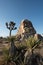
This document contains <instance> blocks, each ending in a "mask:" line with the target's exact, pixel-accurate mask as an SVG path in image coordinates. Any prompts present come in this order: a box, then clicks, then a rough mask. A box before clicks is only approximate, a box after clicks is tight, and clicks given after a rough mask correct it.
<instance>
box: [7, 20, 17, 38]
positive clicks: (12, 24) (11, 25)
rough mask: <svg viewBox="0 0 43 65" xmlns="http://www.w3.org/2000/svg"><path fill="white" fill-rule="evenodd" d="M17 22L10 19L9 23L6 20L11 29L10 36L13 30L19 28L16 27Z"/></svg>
mask: <svg viewBox="0 0 43 65" xmlns="http://www.w3.org/2000/svg"><path fill="white" fill-rule="evenodd" d="M15 24H16V23H14V22H13V21H10V23H9V24H8V23H7V22H6V27H7V28H8V29H9V30H10V37H11V32H12V30H15V29H17V27H14V26H15Z"/></svg>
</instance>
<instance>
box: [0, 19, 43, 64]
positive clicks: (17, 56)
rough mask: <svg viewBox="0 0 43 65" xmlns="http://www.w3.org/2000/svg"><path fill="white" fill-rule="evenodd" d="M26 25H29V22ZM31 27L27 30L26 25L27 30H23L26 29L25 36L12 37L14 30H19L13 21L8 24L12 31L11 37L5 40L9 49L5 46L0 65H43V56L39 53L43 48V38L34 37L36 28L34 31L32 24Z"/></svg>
mask: <svg viewBox="0 0 43 65" xmlns="http://www.w3.org/2000/svg"><path fill="white" fill-rule="evenodd" d="M26 21H27V20H26ZM25 24H27V22H26V23H25ZM30 26H31V27H29V28H27V25H26V26H25V28H23V29H25V32H24V34H23V33H22V34H21V33H20V34H21V35H16V36H12V35H11V32H12V30H16V29H17V28H16V27H15V23H14V22H12V21H11V22H10V23H9V24H8V23H6V27H7V29H9V30H10V34H9V37H7V38H4V40H5V41H7V44H8V47H6V46H3V49H2V52H3V53H2V55H3V56H2V61H0V65H43V56H41V54H40V52H39V51H38V50H40V48H42V47H43V37H41V38H37V37H34V34H35V33H36V31H35V33H34V34H33V32H34V28H33V29H32V27H33V26H32V23H31V24H30ZM21 27H22V26H21ZM21 27H20V28H21ZM31 29H32V30H33V32H32V31H31ZM19 36H20V37H19ZM3 44H4V43H3ZM5 44H6V43H5ZM42 49H43V48H42ZM37 51H38V53H37Z"/></svg>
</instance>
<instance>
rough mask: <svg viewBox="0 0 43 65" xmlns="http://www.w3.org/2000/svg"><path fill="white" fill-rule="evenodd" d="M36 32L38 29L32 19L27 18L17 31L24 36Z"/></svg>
mask: <svg viewBox="0 0 43 65" xmlns="http://www.w3.org/2000/svg"><path fill="white" fill-rule="evenodd" d="M35 33H36V30H35V29H34V27H33V25H32V22H31V21H29V20H27V19H25V20H22V21H21V24H20V27H19V29H18V32H17V34H18V35H21V36H22V37H23V36H25V37H28V36H30V35H34V34H35Z"/></svg>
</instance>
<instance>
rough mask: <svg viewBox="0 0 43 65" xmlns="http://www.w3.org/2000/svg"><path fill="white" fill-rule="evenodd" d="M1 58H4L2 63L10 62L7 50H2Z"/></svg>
mask: <svg viewBox="0 0 43 65" xmlns="http://www.w3.org/2000/svg"><path fill="white" fill-rule="evenodd" d="M3 56H4V61H9V60H10V56H9V50H8V49H7V48H3Z"/></svg>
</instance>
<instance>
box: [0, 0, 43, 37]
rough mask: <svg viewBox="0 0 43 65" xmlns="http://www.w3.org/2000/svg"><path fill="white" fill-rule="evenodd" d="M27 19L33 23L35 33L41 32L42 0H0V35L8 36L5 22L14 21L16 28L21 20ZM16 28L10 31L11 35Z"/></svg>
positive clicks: (42, 31)
mask: <svg viewBox="0 0 43 65" xmlns="http://www.w3.org/2000/svg"><path fill="white" fill-rule="evenodd" d="M23 19H28V20H30V21H31V22H32V23H33V26H34V28H35V29H36V31H37V33H39V34H42V33H43V0H0V36H3V37H5V36H8V35H9V30H8V29H7V28H6V26H5V23H6V22H8V23H9V22H10V21H14V22H15V23H16V26H17V28H18V27H19V25H20V22H21V20H23ZM16 32H17V30H15V31H12V35H14V34H16Z"/></svg>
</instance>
